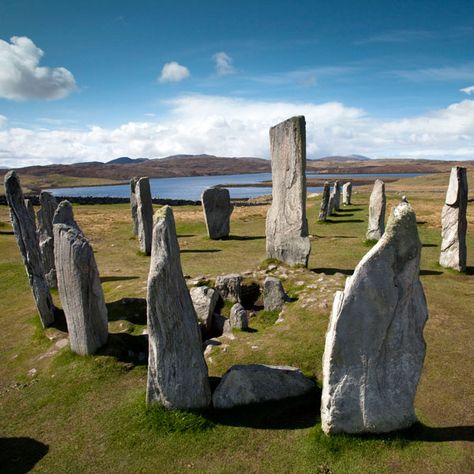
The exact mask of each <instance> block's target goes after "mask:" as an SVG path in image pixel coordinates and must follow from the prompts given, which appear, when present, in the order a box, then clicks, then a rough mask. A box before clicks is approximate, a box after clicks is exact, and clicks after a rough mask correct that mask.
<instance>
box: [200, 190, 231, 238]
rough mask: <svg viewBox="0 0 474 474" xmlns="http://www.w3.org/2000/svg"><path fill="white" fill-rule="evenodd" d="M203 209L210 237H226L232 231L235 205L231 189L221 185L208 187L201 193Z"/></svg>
mask: <svg viewBox="0 0 474 474" xmlns="http://www.w3.org/2000/svg"><path fill="white" fill-rule="evenodd" d="M201 202H202V210H203V212H204V220H205V222H206V228H207V233H208V235H209V238H210V239H213V240H217V239H224V238H226V237H228V236H229V232H230V215H231V214H232V211H233V209H234V208H233V206H232V204H231V202H230V194H229V190H228V189H225V188H221V187H218V186H216V187H213V188H209V189H206V190H205V191H204V192H203V193H202V195H201Z"/></svg>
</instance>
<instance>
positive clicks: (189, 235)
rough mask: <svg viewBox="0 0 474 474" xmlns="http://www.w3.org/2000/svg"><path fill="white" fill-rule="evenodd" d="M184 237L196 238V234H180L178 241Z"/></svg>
mask: <svg viewBox="0 0 474 474" xmlns="http://www.w3.org/2000/svg"><path fill="white" fill-rule="evenodd" d="M184 237H196V234H178V239H179V238H184Z"/></svg>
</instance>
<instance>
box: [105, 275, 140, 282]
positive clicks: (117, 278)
mask: <svg viewBox="0 0 474 474" xmlns="http://www.w3.org/2000/svg"><path fill="white" fill-rule="evenodd" d="M125 280H138V277H137V276H118V275H117V276H104V277H100V282H101V283H105V282H107V281H125Z"/></svg>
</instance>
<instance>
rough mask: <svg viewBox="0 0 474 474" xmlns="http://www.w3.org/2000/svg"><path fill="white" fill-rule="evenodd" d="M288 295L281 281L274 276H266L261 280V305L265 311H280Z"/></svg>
mask: <svg viewBox="0 0 474 474" xmlns="http://www.w3.org/2000/svg"><path fill="white" fill-rule="evenodd" d="M286 301H288V295H287V294H286V293H285V290H284V289H283V285H282V284H281V281H280V280H279V279H278V278H276V277H271V276H269V277H267V278H265V281H264V282H263V307H264V309H265V311H280V310H281V308H283V305H284V304H285V302H286Z"/></svg>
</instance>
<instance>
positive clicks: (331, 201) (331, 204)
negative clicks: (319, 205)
mask: <svg viewBox="0 0 474 474" xmlns="http://www.w3.org/2000/svg"><path fill="white" fill-rule="evenodd" d="M333 214H334V191H331V194H330V195H329V202H328V215H329V216H332V215H333Z"/></svg>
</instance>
